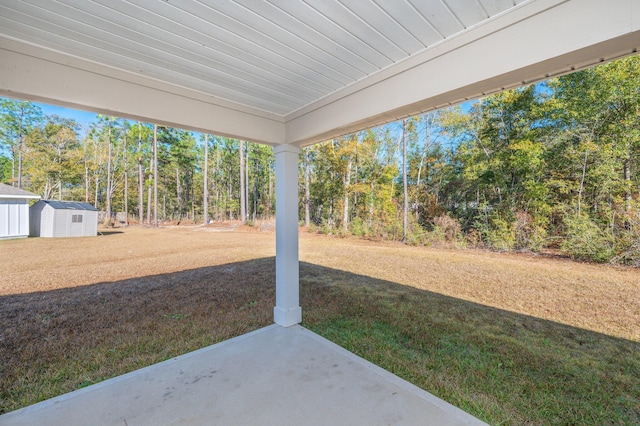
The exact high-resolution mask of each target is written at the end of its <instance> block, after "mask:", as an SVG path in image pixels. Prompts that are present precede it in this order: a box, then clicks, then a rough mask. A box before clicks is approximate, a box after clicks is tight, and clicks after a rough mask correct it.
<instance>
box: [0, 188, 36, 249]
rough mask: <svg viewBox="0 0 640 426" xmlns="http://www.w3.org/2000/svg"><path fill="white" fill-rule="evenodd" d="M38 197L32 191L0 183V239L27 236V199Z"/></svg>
mask: <svg viewBox="0 0 640 426" xmlns="http://www.w3.org/2000/svg"><path fill="white" fill-rule="evenodd" d="M38 198H40V196H39V195H36V194H34V193H32V192H29V191H25V190H23V189H19V188H14V187H13V186H10V185H5V184H4V183H0V239H9V238H26V237H28V236H29V200H37V199H38Z"/></svg>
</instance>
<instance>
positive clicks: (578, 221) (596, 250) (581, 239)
mask: <svg viewBox="0 0 640 426" xmlns="http://www.w3.org/2000/svg"><path fill="white" fill-rule="evenodd" d="M565 223H566V226H567V232H566V239H565V240H564V241H563V242H562V245H561V250H562V252H563V253H565V254H567V255H568V256H570V257H571V258H573V259H578V260H586V261H591V262H608V261H609V260H611V258H612V257H613V256H614V253H615V239H614V237H613V235H611V233H610V232H607V230H605V229H602V228H600V227H599V226H598V225H597V224H596V223H595V222H594V221H593V220H592V219H590V218H589V217H588V216H587V215H585V214H581V215H579V216H573V217H572V216H567V217H566V218H565Z"/></svg>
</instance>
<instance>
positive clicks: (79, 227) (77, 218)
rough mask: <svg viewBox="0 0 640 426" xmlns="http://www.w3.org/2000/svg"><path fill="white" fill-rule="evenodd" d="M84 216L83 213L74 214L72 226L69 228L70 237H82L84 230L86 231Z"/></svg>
mask: <svg viewBox="0 0 640 426" xmlns="http://www.w3.org/2000/svg"><path fill="white" fill-rule="evenodd" d="M83 220H84V214H82V213H73V214H72V215H71V226H70V227H69V236H70V237H82V236H83V229H84V224H83Z"/></svg>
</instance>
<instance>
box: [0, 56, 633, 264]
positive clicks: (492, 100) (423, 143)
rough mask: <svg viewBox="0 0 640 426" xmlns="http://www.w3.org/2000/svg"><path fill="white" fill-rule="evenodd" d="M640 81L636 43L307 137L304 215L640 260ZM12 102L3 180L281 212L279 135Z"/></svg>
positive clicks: (199, 206) (84, 193) (458, 240)
mask: <svg viewBox="0 0 640 426" xmlns="http://www.w3.org/2000/svg"><path fill="white" fill-rule="evenodd" d="M639 90H640V60H639V57H638V56H634V57H628V58H624V59H621V60H618V61H615V62H611V63H607V64H604V65H601V66H598V67H595V68H591V69H587V70H583V71H580V72H576V73H573V74H570V75H567V76H563V77H559V78H555V79H551V80H548V81H546V82H544V83H539V84H536V85H531V86H526V87H522V88H518V89H513V90H508V91H505V92H502V93H499V94H496V95H492V96H488V97H485V98H483V99H480V100H478V101H475V102H472V103H468V104H465V105H462V106H454V107H450V108H446V109H442V110H439V111H436V112H431V113H428V114H422V115H419V116H415V117H410V118H407V119H405V120H402V121H400V122H396V123H391V124H389V125H386V126H382V127H378V128H374V129H369V130H366V131H363V132H359V133H357V134H351V135H346V136H343V137H340V138H336V139H333V140H330V141H326V142H324V143H321V144H317V145H313V146H310V147H305V148H303V149H302V152H301V153H300V162H299V163H300V174H299V177H300V185H299V188H300V193H299V196H300V218H301V220H302V221H303V222H304V224H305V225H306V226H308V227H311V228H313V229H316V230H318V231H321V232H326V233H331V234H341V235H343V234H354V235H359V236H366V237H372V238H387V239H394V240H401V241H405V242H406V243H410V244H434V243H438V244H442V243H444V244H449V245H462V246H465V245H468V246H481V247H488V248H492V249H498V250H527V251H534V252H537V251H541V250H548V249H553V250H557V251H560V252H562V253H565V254H567V255H569V256H571V257H574V258H577V259H584V260H592V261H600V262H616V263H627V264H635V265H638V264H639V263H640V216H639V214H640V209H639V208H640V205H639V201H638V194H639V191H640V176H639V174H638V166H639V154H640V96H639V95H640V94H639V93H638V92H639ZM0 113H1V116H0V120H1V121H0V132H1V134H0V137H1V140H2V144H3V150H2V151H1V152H2V154H1V155H0V180H2V181H7V182H10V183H12V184H13V185H16V186H19V187H22V188H25V189H28V190H31V191H33V192H36V193H39V194H40V195H42V196H43V197H45V198H58V199H73V200H82V201H86V202H89V203H92V204H94V205H96V206H97V207H98V208H100V209H101V210H104V211H106V212H107V216H108V217H113V216H114V214H115V212H126V213H127V215H126V216H127V217H131V218H132V219H133V218H135V219H136V220H137V221H140V222H142V223H157V220H174V221H179V220H191V221H194V222H200V221H202V220H203V219H204V218H205V217H206V218H207V220H208V218H211V219H213V220H225V219H240V220H243V221H244V220H252V219H259V218H265V217H271V215H272V214H273V213H274V209H275V202H274V194H275V190H274V188H275V186H274V185H275V176H274V157H273V152H272V149H271V148H270V147H267V146H261V145H257V144H252V143H246V142H243V141H238V140H233V139H229V138H222V137H214V136H211V137H210V136H209V135H198V134H194V133H192V132H187V131H184V130H179V129H172V128H166V127H159V126H154V125H152V124H148V123H139V122H131V121H128V120H123V119H117V118H113V117H107V116H100V115H99V116H97V117H96V120H95V121H94V122H93V123H91V125H90V126H89V130H88V131H87V132H85V134H84V136H82V137H80V136H79V132H78V125H77V123H75V122H73V120H69V119H67V118H62V117H57V116H43V115H42V113H41V111H40V110H39V108H38V107H37V106H36V105H34V104H31V103H28V102H22V101H15V100H9V99H6V100H3V101H2V110H1V111H0ZM204 188H207V190H206V191H205V190H204ZM154 218H155V219H154Z"/></svg>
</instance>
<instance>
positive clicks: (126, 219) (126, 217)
mask: <svg viewBox="0 0 640 426" xmlns="http://www.w3.org/2000/svg"><path fill="white" fill-rule="evenodd" d="M123 127H124V129H123V130H124V150H123V160H124V161H123V167H124V226H129V173H128V172H127V121H126V120H125V121H124V126H123Z"/></svg>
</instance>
